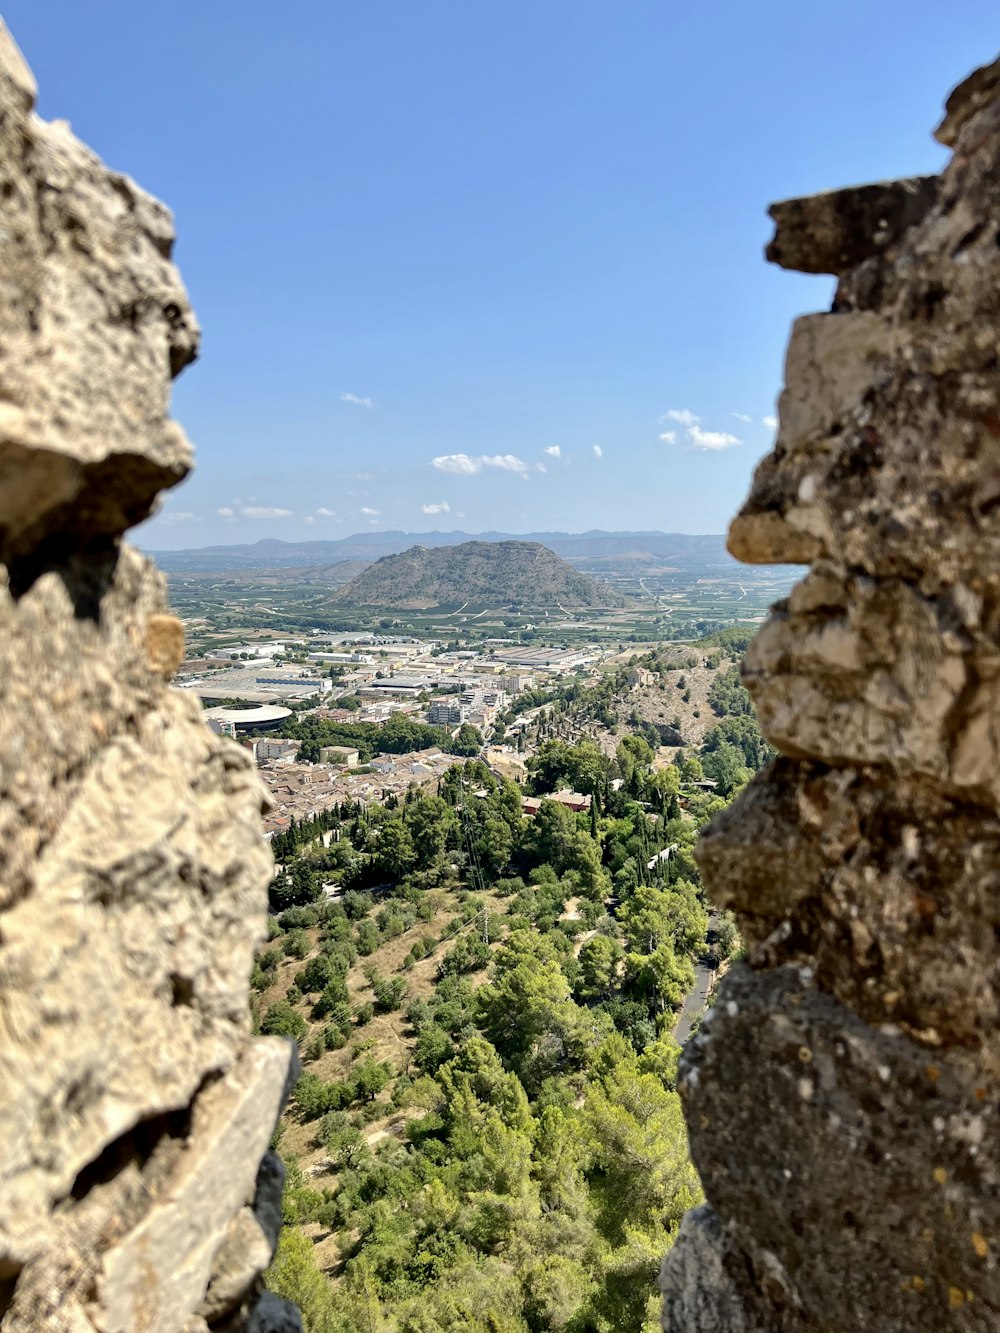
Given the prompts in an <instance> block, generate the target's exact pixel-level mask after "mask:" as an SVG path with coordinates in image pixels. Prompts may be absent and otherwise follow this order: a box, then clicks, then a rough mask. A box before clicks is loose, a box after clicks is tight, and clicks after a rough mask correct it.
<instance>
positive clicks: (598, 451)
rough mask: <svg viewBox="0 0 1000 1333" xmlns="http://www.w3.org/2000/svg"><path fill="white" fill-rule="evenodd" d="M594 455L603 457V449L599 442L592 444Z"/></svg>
mask: <svg viewBox="0 0 1000 1333" xmlns="http://www.w3.org/2000/svg"><path fill="white" fill-rule="evenodd" d="M594 457H595V458H603V457H604V450H603V449H602V448H601V446H600V445H599V444H595V445H594Z"/></svg>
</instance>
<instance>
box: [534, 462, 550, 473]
mask: <svg viewBox="0 0 1000 1333" xmlns="http://www.w3.org/2000/svg"><path fill="white" fill-rule="evenodd" d="M535 471H536V472H548V468H547V467H546V466H545V464H544V463H536V464H535Z"/></svg>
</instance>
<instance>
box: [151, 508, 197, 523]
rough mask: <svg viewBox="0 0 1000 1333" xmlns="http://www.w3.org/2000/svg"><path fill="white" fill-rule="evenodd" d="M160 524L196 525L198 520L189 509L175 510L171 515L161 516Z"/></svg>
mask: <svg viewBox="0 0 1000 1333" xmlns="http://www.w3.org/2000/svg"><path fill="white" fill-rule="evenodd" d="M160 522H161V523H198V522H200V519H199V517H198V515H197V514H192V513H191V511H190V510H189V509H175V510H173V512H172V513H169V514H162V515H161V516H160Z"/></svg>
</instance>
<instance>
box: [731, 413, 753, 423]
mask: <svg viewBox="0 0 1000 1333" xmlns="http://www.w3.org/2000/svg"><path fill="white" fill-rule="evenodd" d="M733 416H734V417H735V418H736V420H737V421H745V422H747V423H749V422H751V421H753V417H748V416H747V414H746V413H745V412H734V413H733Z"/></svg>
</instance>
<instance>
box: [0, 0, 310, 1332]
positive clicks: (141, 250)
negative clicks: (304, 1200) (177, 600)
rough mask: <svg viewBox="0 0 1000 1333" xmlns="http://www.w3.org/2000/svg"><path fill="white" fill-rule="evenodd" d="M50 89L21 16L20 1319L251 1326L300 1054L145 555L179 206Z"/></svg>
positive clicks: (8, 984) (13, 1229)
mask: <svg viewBox="0 0 1000 1333" xmlns="http://www.w3.org/2000/svg"><path fill="white" fill-rule="evenodd" d="M34 97H35V89H34V82H33V79H32V77H31V74H30V72H29V71H28V69H27V66H26V65H25V63H24V60H23V58H22V57H21V55H20V53H19V52H18V50H17V48H16V46H15V45H14V43H13V40H12V39H11V37H10V34H9V33H8V32H7V30H6V29H5V28H3V27H2V25H0V192H2V195H3V200H4V207H3V225H2V227H0V697H2V708H0V1143H2V1145H3V1150H2V1152H0V1328H2V1329H3V1330H4V1333H28V1331H29V1330H31V1331H32V1333H35V1331H37V1330H39V1329H43V1328H44V1329H51V1330H66V1331H67V1333H69V1330H72V1331H73V1333H95V1330H98V1331H99V1333H137V1331H138V1330H143V1333H174V1331H175V1330H180V1329H182V1328H187V1327H190V1328H195V1327H209V1326H211V1325H212V1324H216V1323H218V1321H219V1320H220V1319H223V1318H224V1319H226V1320H227V1321H228V1323H227V1328H234V1327H236V1326H237V1323H238V1322H239V1321H240V1320H241V1319H242V1318H243V1316H244V1315H245V1316H246V1317H247V1318H250V1310H251V1307H252V1305H253V1302H254V1300H255V1297H256V1295H257V1285H258V1284H257V1279H258V1275H259V1273H260V1271H261V1269H262V1268H263V1267H264V1266H266V1264H267V1262H268V1261H269V1257H270V1253H271V1250H272V1249H273V1246H274V1242H275V1239H276V1232H275V1227H274V1225H273V1222H274V1216H273V1215H274V1200H273V1199H272V1198H270V1197H268V1198H266V1199H265V1200H264V1203H263V1209H262V1211H261V1210H258V1211H260V1214H261V1215H260V1217H258V1214H257V1212H255V1200H256V1195H257V1192H258V1189H259V1185H260V1182H259V1180H258V1175H259V1172H258V1167H259V1165H260V1163H261V1160H262V1158H264V1156H265V1153H266V1151H267V1146H268V1141H269V1138H270V1136H271V1133H272V1130H273V1127H274V1123H275V1119H276V1117H277V1115H278V1113H279V1110H280V1107H281V1103H282V1099H283V1096H284V1092H285V1090H286V1085H287V1082H288V1079H289V1077H290V1073H291V1071H292V1069H293V1067H294V1062H295V1056H294V1052H293V1051H292V1049H291V1047H290V1046H289V1045H288V1044H287V1043H285V1042H283V1041H281V1040H278V1039H254V1038H252V1037H251V1035H250V1019H249V1003H248V996H249V990H248V977H249V973H250V969H251V966H252V961H253V953H254V949H255V947H256V946H257V944H258V942H259V941H260V939H261V937H262V935H263V933H264V928H265V911H266V887H267V884H268V882H269V878H270V870H271V858H270V853H269V851H268V849H267V847H266V844H265V842H264V840H263V837H262V828H261V821H260V814H261V808H262V803H263V800H264V795H263V791H262V788H261V787H260V785H259V782H258V779H257V777H256V774H255V773H254V771H253V765H252V764H251V762H250V761H249V759H248V757H247V756H246V755H245V753H243V752H241V751H240V750H239V749H237V747H235V746H234V745H232V743H231V742H229V741H227V740H225V739H222V738H220V737H216V736H214V735H213V734H212V733H211V732H210V731H209V730H208V728H207V727H206V726H205V725H204V722H203V720H202V718H201V714H200V708H199V706H198V704H197V701H195V700H194V699H192V698H190V697H189V696H186V695H184V694H183V693H182V692H180V691H177V690H173V689H171V688H170V684H169V682H170V677H171V676H172V674H173V672H174V670H175V669H176V667H177V665H178V664H179V661H180V659H181V656H182V655H183V629H182V626H181V625H180V623H179V622H178V621H177V620H176V619H175V618H174V617H173V616H171V614H170V612H169V609H168V607H167V605H166V598H165V585H164V581H163V579H162V578H161V576H160V575H159V574H158V573H157V572H156V570H155V568H154V567H153V566H152V564H151V563H150V562H149V561H148V560H146V559H145V558H143V557H141V556H140V555H139V554H138V553H137V552H135V551H133V550H130V549H129V548H128V547H126V546H124V545H123V544H122V541H121V538H122V536H123V534H124V532H125V530H126V529H127V528H128V527H129V526H131V525H132V524H134V523H136V522H138V521H139V520H141V519H143V518H145V517H147V516H148V515H149V514H150V513H151V512H152V511H153V509H154V507H155V505H156V503H157V497H158V495H159V493H160V492H161V491H162V490H163V489H164V488H165V487H168V486H172V485H174V484H176V483H177V482H178V481H180V480H181V479H182V478H183V477H184V475H185V474H186V472H187V471H188V469H189V468H190V465H191V450H190V447H189V445H188V443H187V441H186V440H185V438H184V434H183V432H182V431H181V429H180V427H179V426H178V425H177V424H176V423H175V422H173V421H172V420H171V419H170V417H169V415H168V408H169V400H170V382H171V379H172V378H173V377H174V376H176V375H177V374H178V373H179V371H180V370H181V369H182V368H183V367H184V366H185V365H187V364H188V363H189V362H190V361H191V360H193V358H194V356H195V355H196V352H197V346H198V328H197V324H196V322H195V320H194V317H193V315H192V313H191V310H190V307H189V305H188V301H187V297H186V295H185V292H184V289H183V286H182V285H181V282H180V278H179V276H178V274H177V271H176V269H175V268H174V267H173V265H172V264H171V262H170V252H171V245H172V242H173V224H172V220H171V217H170V214H169V213H168V212H167V210H166V209H165V208H164V207H163V206H162V205H161V204H160V203H158V202H157V201H156V200H154V199H153V198H151V197H150V196H149V195H147V194H146V193H145V192H144V191H142V190H141V189H140V188H139V187H138V186H136V185H135V184H134V183H133V182H132V181H130V180H129V179H128V178H127V177H125V176H121V175H119V174H117V173H115V172H112V171H109V170H108V169H107V168H105V167H104V166H103V164H102V163H101V162H100V161H99V160H98V158H97V157H95V156H94V154H93V153H91V152H90V151H89V150H88V149H87V148H85V147H84V146H83V145H82V144H81V143H79V142H78V140H76V139H75V138H74V136H73V135H72V133H71V131H70V129H69V127H68V126H66V125H62V124H47V123H45V122H44V121H42V120H41V119H40V118H39V117H38V116H37V115H36V114H35V113H34V110H33V106H34ZM265 1174H266V1173H265ZM273 1174H274V1173H273V1172H271V1175H273ZM271 1193H273V1191H271ZM262 1218H266V1224H265V1222H264V1221H263V1220H261V1219H262ZM241 1311H242V1313H241ZM254 1318H255V1319H256V1322H257V1326H260V1327H262V1328H263V1327H266V1325H262V1324H261V1322H260V1318H259V1317H257V1316H254ZM234 1320H236V1321H237V1323H234Z"/></svg>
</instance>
